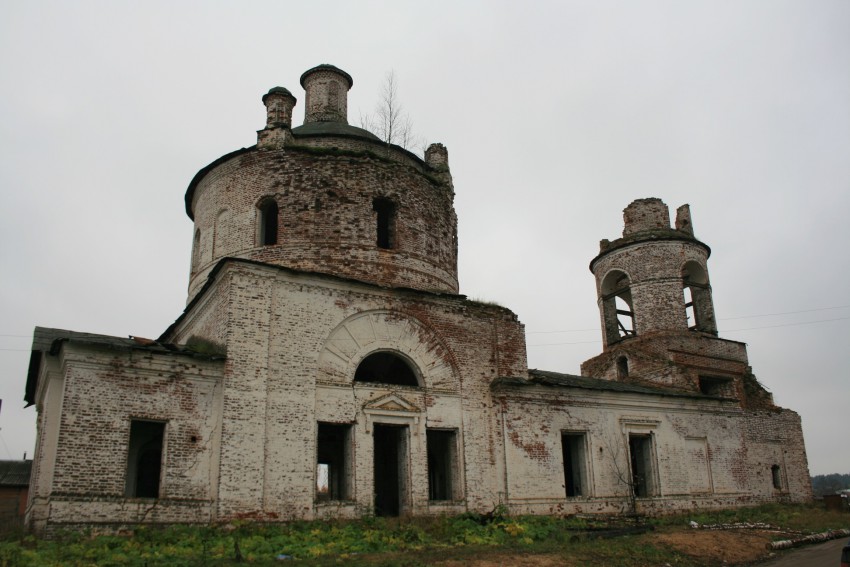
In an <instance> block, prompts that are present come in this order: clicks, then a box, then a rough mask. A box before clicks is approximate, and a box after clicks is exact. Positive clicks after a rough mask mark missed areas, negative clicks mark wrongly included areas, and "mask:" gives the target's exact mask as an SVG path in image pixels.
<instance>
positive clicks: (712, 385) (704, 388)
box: [699, 376, 734, 397]
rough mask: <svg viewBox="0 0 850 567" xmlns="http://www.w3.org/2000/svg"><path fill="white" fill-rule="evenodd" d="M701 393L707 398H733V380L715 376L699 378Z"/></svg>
mask: <svg viewBox="0 0 850 567" xmlns="http://www.w3.org/2000/svg"><path fill="white" fill-rule="evenodd" d="M699 391H700V392H701V393H703V394H705V395H706V396H716V397H732V396H733V395H734V394H733V391H732V380H731V379H729V378H719V377H713V376H700V377H699Z"/></svg>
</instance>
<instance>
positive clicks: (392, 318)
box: [317, 310, 460, 392]
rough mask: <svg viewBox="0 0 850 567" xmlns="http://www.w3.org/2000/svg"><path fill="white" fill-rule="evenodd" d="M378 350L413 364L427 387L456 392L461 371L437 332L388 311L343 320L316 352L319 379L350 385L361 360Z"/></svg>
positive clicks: (409, 317)
mask: <svg viewBox="0 0 850 567" xmlns="http://www.w3.org/2000/svg"><path fill="white" fill-rule="evenodd" d="M377 351H390V352H395V353H397V354H400V355H401V356H403V357H404V358H406V359H407V360H408V361H410V362H411V363H412V365H413V366H414V367H415V372H416V373H417V375H418V378H419V380H420V384H421V385H422V386H423V387H424V388H426V389H428V390H437V391H444V392H457V391H459V389H460V374H459V372H458V370H457V364H456V362H455V360H454V356H453V354H452V352H451V351H450V350H449V348H448V347H447V346H446V344H445V342H443V340H442V339H441V338H440V336H439V334H438V333H437V332H436V330H434V329H433V328H431V327H429V326H428V325H426V324H425V323H423V322H422V321H420V320H418V319H416V318H415V317H412V316H410V315H407V314H405V313H401V312H399V311H390V310H374V311H364V312H362V313H358V314H356V315H352V316H351V317H349V318H347V319H346V320H344V321H343V322H342V323H340V324H339V325H338V326H337V327H336V328H335V329H334V330H333V331H331V333H330V334H329V335H328V337H327V339H325V344H324V346H323V347H322V351H321V353H320V354H319V369H318V375H317V379H318V381H319V382H326V383H334V384H340V385H341V384H345V385H348V384H351V383H352V382H353V381H354V373H355V371H356V370H357V366H358V365H359V364H360V362H361V361H362V360H363V359H364V358H365V357H366V356H368V355H369V354H371V353H373V352H377Z"/></svg>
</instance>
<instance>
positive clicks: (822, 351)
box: [0, 0, 850, 474]
mask: <svg viewBox="0 0 850 567" xmlns="http://www.w3.org/2000/svg"><path fill="white" fill-rule="evenodd" d="M2 12H3V18H2V19H0V85H2V89H0V150H2V160H0V270H2V271H0V371H2V375H0V398H2V399H3V407H2V412H0V458H20V457H21V456H22V454H23V452H24V451H27V452H28V453H29V454H30V455H31V454H32V448H33V443H34V438H35V426H34V423H35V411H34V409H33V408H29V409H27V410H22V409H20V408H21V407H22V405H23V402H22V401H21V400H22V398H23V387H24V381H25V376H26V369H27V363H28V358H29V354H28V347H29V342H30V340H31V339H30V337H31V334H32V328H33V326H35V325H41V326H50V327H59V328H67V329H73V330H79V331H87V332H97V333H105V334H113V335H118V336H126V335H128V334H133V335H140V336H148V337H156V336H158V335H159V334H160V333H161V332H162V331H163V330H164V329H165V328H166V327H167V326H168V325H169V324H170V323H171V322H172V321H173V320H174V319H175V318H176V317H177V316H178V315H179V314H180V312H181V310H182V308H183V304H184V302H185V298H186V286H187V283H188V271H189V254H190V248H191V239H192V224H191V221H190V220H189V219H188V218H187V217H186V216H185V212H184V209H183V194H184V192H185V189H186V187H187V185H188V183H189V181H190V180H191V178H192V176H193V175H194V174H195V172H196V171H197V170H198V169H200V168H201V167H203V166H205V165H206V164H208V163H209V162H211V161H213V160H214V159H216V158H218V157H219V156H221V155H222V154H224V153H227V152H229V151H232V150H234V149H237V148H240V147H243V146H250V145H252V144H254V143H255V141H256V133H255V131H256V130H258V129H260V128H261V127H262V126H263V125H264V123H265V113H264V108H263V106H262V103H261V102H260V97H261V96H262V94H263V93H265V92H266V91H267V90H268V89H269V88H270V87H272V86H275V85H281V86H284V87H287V88H289V89H290V90H291V91H292V92H293V93H294V94H295V96H296V97H297V98H298V105H297V106H296V112H295V122H296V124H300V123H301V120H302V117H303V109H304V97H303V91H302V90H301V88H300V85H299V84H298V78H299V77H300V75H301V73H302V72H303V71H305V70H306V69H308V68H310V67H312V66H314V65H317V64H319V63H331V64H334V65H337V66H338V67H340V68H342V69H344V70H345V71H347V72H349V73H350V74H351V75H352V76H353V77H354V88H353V89H352V91H351V93H350V96H349V118H350V120H351V121H352V122H354V123H357V117H358V115H359V114H360V113H361V112H363V113H365V112H371V111H372V110H373V107H374V104H375V101H376V100H377V98H378V92H379V89H380V86H381V81H382V80H383V77H384V75H385V74H386V73H387V72H388V71H389V70H391V69H392V70H395V73H396V78H397V80H398V81H399V85H400V95H401V98H402V101H403V103H404V106H405V108H406V110H407V112H408V113H409V114H410V116H411V118H412V120H413V122H414V124H415V125H416V129H417V131H418V132H419V133H420V134H421V135H422V136H424V137H425V138H426V139H427V140H428V141H429V142H442V143H444V144H446V146H447V147H448V150H449V160H450V164H451V167H452V173H453V175H454V181H455V190H456V193H457V196H456V201H455V205H456V208H457V213H458V218H459V229H460V235H459V239H460V284H461V292H462V293H465V294H466V295H469V296H470V297H474V298H479V299H485V300H490V301H497V302H499V303H500V304H502V305H505V306H506V307H509V308H511V309H513V310H514V311H515V312H516V313H517V314H518V315H519V317H520V319H521V320H522V321H523V322H524V323H525V325H526V330H527V332H528V345H529V347H528V358H529V366H530V367H536V368H542V369H546V370H555V371H561V372H570V373H578V371H579V364H580V363H581V361H583V360H585V359H587V358H590V357H591V356H594V355H595V354H597V353H598V352H599V351H600V350H601V340H600V339H601V333H600V331H599V317H598V311H597V307H596V302H595V289H594V283H593V277H592V276H591V274H590V272H589V271H588V263H589V261H590V260H591V258H593V256H595V255H596V253H597V252H598V243H599V240H600V239H602V238H609V239H613V238H616V237H617V236H619V235H620V233H621V230H622V209H623V208H624V207H625V206H626V205H627V204H629V203H630V202H631V201H632V200H634V199H636V198H641V197H660V198H662V199H663V200H664V201H665V202H666V203H667V204H668V205H670V206H671V207H676V206H679V205H681V204H683V203H690V205H691V210H692V214H693V220H694V229H695V232H696V235H697V237H699V238H700V239H702V240H703V241H704V242H706V243H707V244H708V245H709V246H711V248H712V251H713V253H712V257H711V260H710V261H709V269H710V275H711V281H712V285H713V288H714V300H715V308H716V311H717V314H718V317H719V319H720V321H719V325H720V332H721V336H723V337H725V338H730V339H735V340H740V341H744V342H746V343H748V345H749V352H750V362H751V364H752V366H753V370H754V372H755V374H756V375H757V377H758V378H759V380H760V381H761V382H763V383H764V384H765V386H767V388H769V389H770V390H771V391H772V392H773V393H774V396H775V400H776V402H777V403H779V404H780V405H783V406H785V407H790V408H792V409H794V410H796V411H798V412H799V413H800V414H801V416H802V419H803V430H804V433H805V436H806V442H807V448H808V453H809V462H810V469H811V472H812V474H825V473H831V472H848V471H850V457H849V456H848V455H847V451H846V450H844V449H843V447H844V445H846V434H847V430H848V425H850V418H848V414H850V412H848V410H847V408H848V403H850V395H848V368H850V365H848V364H847V355H848V352H847V351H848V350H850V296H848V293H847V292H848V290H850V284H848V282H850V262H848V260H850V254H848V252H847V250H846V243H847V242H848V240H850V229H848V226H850V223H848V222H847V220H846V219H845V216H846V215H847V214H848V211H850V3H848V2H846V1H835V2H827V1H797V2H783V1H777V0H765V1H748V2H718V1H715V0H712V1H707V2H696V1H690V2H680V1H670V2H663V1H648V2H631V1H618V2H599V1H595V0H594V1H589V0H588V1H586V2H536V3H535V2H523V3H520V2H514V1H512V2H500V1H486V2H458V1H452V2H400V1H393V2H358V3H353V2H342V1H340V2H333V1H319V2H298V3H283V2H233V3H229V4H225V3H223V2H216V3H213V2H206V1H204V2H201V1H198V2H136V3H129V2H108V1H102V2H85V1H76V2H73V3H72V2H42V1H10V0H6V1H5V2H3V10H2ZM774 314H780V315H774Z"/></svg>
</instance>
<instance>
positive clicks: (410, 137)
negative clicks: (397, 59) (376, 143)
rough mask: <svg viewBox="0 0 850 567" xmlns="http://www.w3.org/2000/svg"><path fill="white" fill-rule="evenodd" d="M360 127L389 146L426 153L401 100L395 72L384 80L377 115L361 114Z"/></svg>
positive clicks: (390, 72) (423, 143)
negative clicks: (393, 145) (372, 133)
mask: <svg viewBox="0 0 850 567" xmlns="http://www.w3.org/2000/svg"><path fill="white" fill-rule="evenodd" d="M360 127H361V128H364V129H366V130H369V131H372V132H374V133H375V134H376V135H377V136H378V137H379V138H381V140H383V141H384V142H386V143H387V144H395V145H397V146H401V147H403V148H404V149H406V150H418V151H420V152H424V148H425V140H424V138H422V137H420V136H418V135H416V134H415V132H414V129H413V121H412V120H411V119H410V116H409V115H408V114H407V113H406V112H404V109H403V107H402V105H401V101H400V100H399V96H398V81H397V80H396V76H395V71H389V72H388V73H387V74H386V77H385V78H384V84H383V86H382V87H381V92H380V95H379V100H378V104H377V105H376V106H375V114H374V115H370V114H363V113H362V112H361V113H360Z"/></svg>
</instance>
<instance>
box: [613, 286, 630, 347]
mask: <svg viewBox="0 0 850 567" xmlns="http://www.w3.org/2000/svg"><path fill="white" fill-rule="evenodd" d="M614 301H615V302H616V306H617V329H618V330H619V333H620V338H626V337H633V336H634V335H635V313H634V311H632V306H631V305H629V303H628V302H627V301H626V298H625V297H624V295H618V296H616V297H615V299H614Z"/></svg>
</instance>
